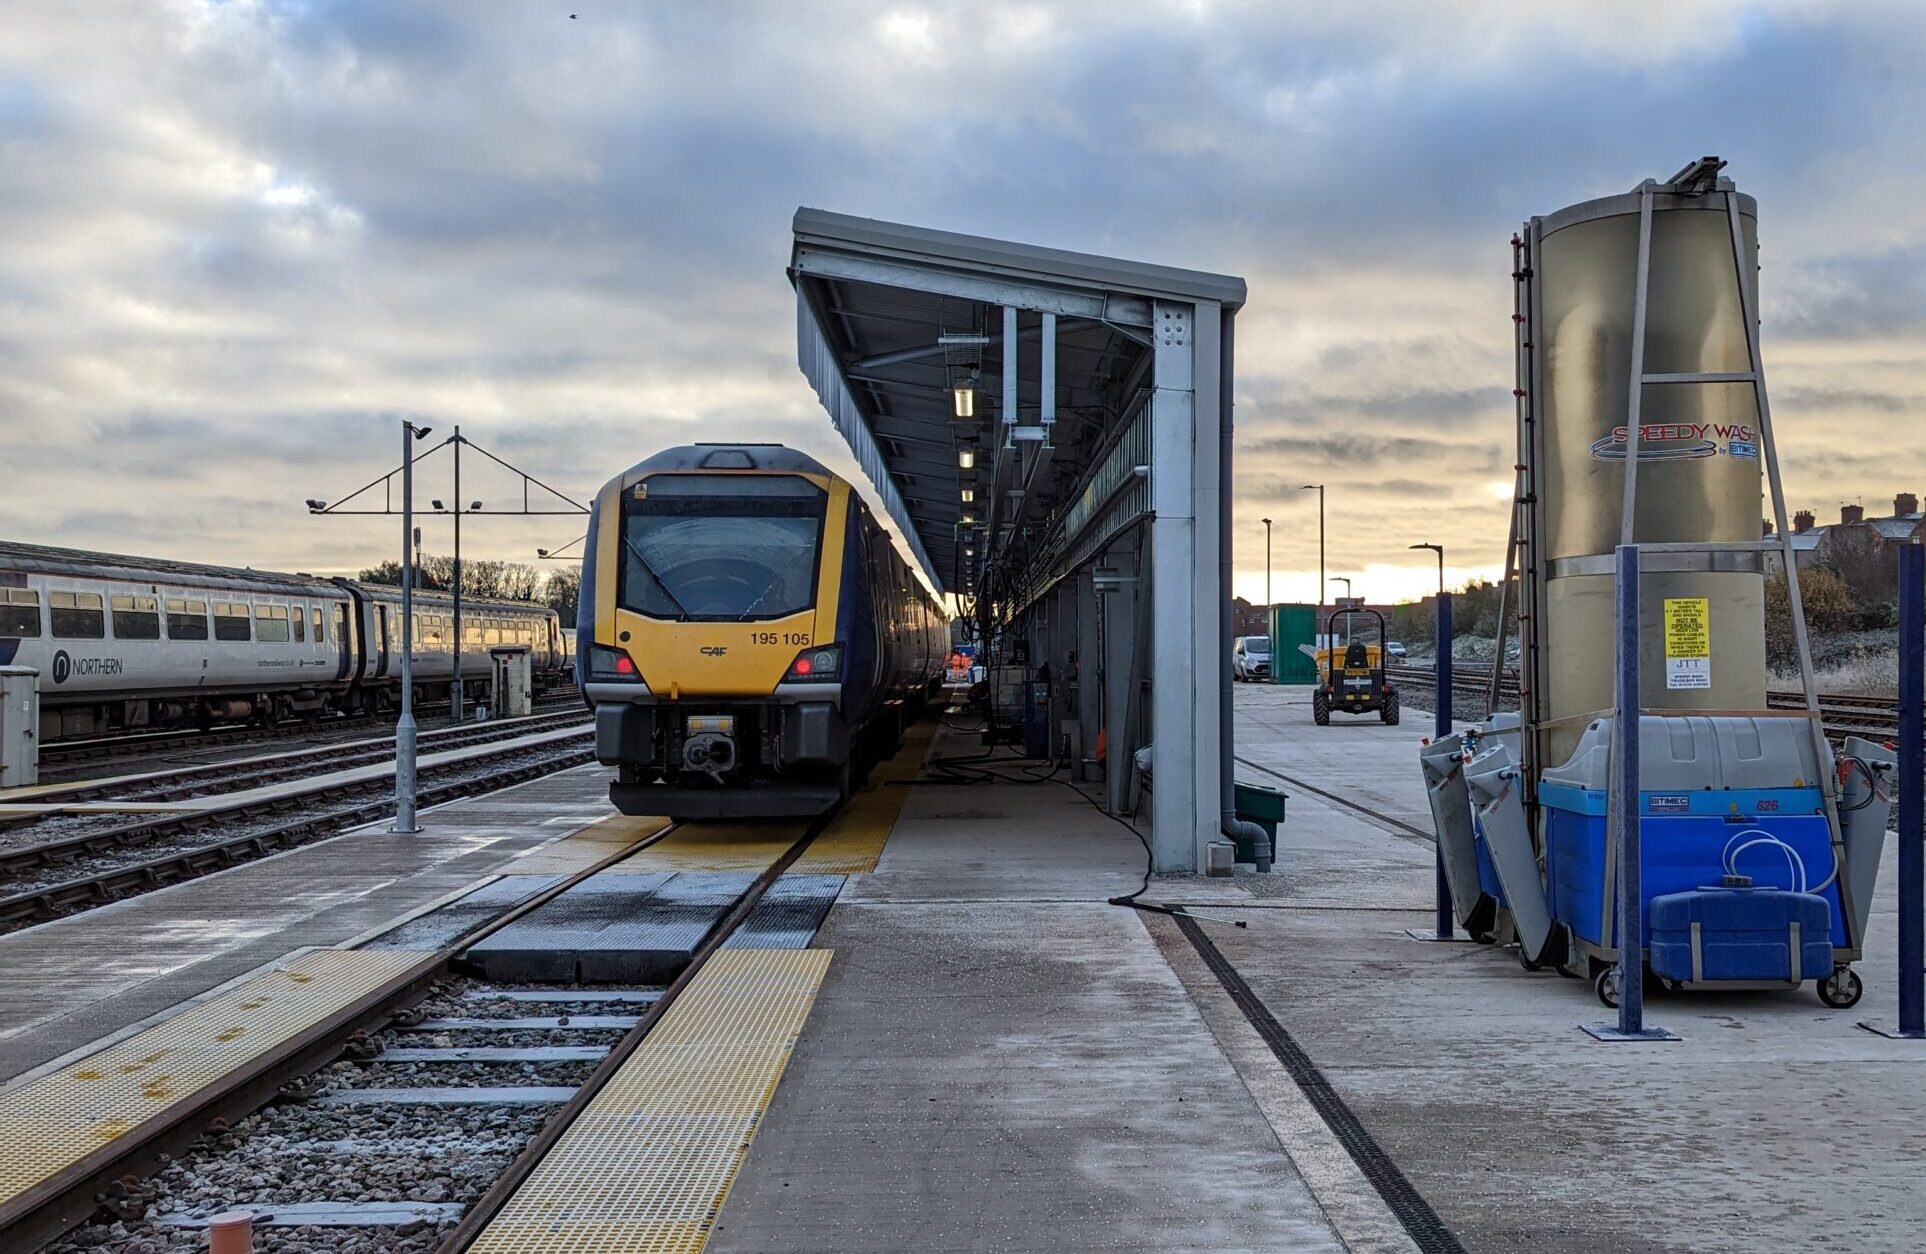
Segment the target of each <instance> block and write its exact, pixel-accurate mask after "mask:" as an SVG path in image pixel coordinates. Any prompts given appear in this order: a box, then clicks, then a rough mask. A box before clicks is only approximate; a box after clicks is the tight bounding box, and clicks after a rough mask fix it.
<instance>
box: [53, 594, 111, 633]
mask: <svg viewBox="0 0 1926 1254" xmlns="http://www.w3.org/2000/svg"><path fill="white" fill-rule="evenodd" d="M47 610H48V614H47V617H48V618H49V619H51V620H52V623H51V626H52V627H53V634H54V638H55V639H58V640H101V639H105V638H106V635H107V612H106V609H105V605H104V603H103V602H102V601H101V599H100V594H99V593H98V592H53V591H50V592H48V593H47Z"/></svg>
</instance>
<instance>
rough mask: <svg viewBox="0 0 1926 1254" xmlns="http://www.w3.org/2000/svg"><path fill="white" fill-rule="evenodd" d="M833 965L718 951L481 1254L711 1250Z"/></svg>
mask: <svg viewBox="0 0 1926 1254" xmlns="http://www.w3.org/2000/svg"><path fill="white" fill-rule="evenodd" d="M829 958H830V951H828V950H825V949H725V950H720V951H718V952H717V953H716V954H715V955H714V956H713V957H712V958H710V960H709V962H708V963H707V965H705V966H704V967H703V968H702V970H701V971H700V972H699V973H697V975H696V977H695V978H694V979H693V980H691V981H690V983H689V986H688V988H687V989H686V990H684V992H683V993H682V995H681V996H680V997H679V998H678V999H677V1000H676V1003H675V1005H674V1006H672V1007H670V1009H669V1011H668V1013H667V1014H665V1015H664V1016H663V1017H662V1020H661V1022H659V1023H657V1024H656V1026H655V1027H654V1029H653V1030H651V1031H650V1033H649V1036H648V1038H647V1039H646V1040H645V1041H643V1043H642V1045H641V1047H640V1048H639V1049H637V1050H636V1052H635V1054H634V1055H633V1056H632V1057H631V1058H630V1059H629V1060H628V1061H627V1062H626V1063H624V1064H623V1065H622V1067H621V1069H620V1070H619V1071H617V1072H616V1074H615V1076H614V1077H613V1078H612V1079H611V1080H610V1081H609V1082H608V1084H607V1085H606V1086H605V1087H604V1088H603V1089H602V1091H601V1092H600V1093H598V1094H596V1096H595V1098H594V1100H593V1101H591V1102H590V1103H589V1105H588V1107H587V1108H586V1109H585V1110H584V1111H583V1112H582V1115H581V1117H580V1118H578V1119H577V1120H576V1121H575V1123H574V1124H573V1125H572V1126H571V1127H570V1128H569V1130H568V1131H567V1132H566V1133H565V1134H564V1135H563V1136H562V1139H561V1140H560V1141H559V1142H557V1143H556V1145H555V1148H554V1149H552V1150H550V1151H549V1154H548V1156H547V1157H546V1158H544V1159H543V1160H542V1162H541V1164H540V1165H539V1166H537V1167H536V1168H535V1171H534V1173H533V1174H532V1175H530V1176H529V1178H528V1180H527V1181H526V1182H525V1183H524V1184H523V1185H522V1187H521V1188H520V1189H519V1190H518V1191H517V1192H516V1194H515V1196H514V1197H512V1198H510V1199H509V1201H508V1203H507V1205H506V1206H504V1207H503V1209H502V1211H501V1213H500V1214H499V1215H497V1216H496V1217H495V1219H494V1221H493V1222H491V1223H490V1224H489V1225H488V1228H487V1229H486V1230H485V1231H484V1232H483V1233H482V1235H481V1237H480V1238H479V1239H478V1240H477V1241H476V1242H475V1244H474V1245H473V1246H471V1247H470V1254H672V1252H680V1251H696V1250H700V1249H701V1248H702V1247H703V1245H704V1244H705V1243H706V1242H707V1241H708V1239H709V1228H710V1225H711V1224H712V1223H714V1222H715V1217H716V1214H717V1212H718V1211H720V1210H721V1209H722V1203H723V1199H724V1198H725V1197H726V1196H727V1195H728V1192H729V1186H730V1184H731V1183H732V1182H733V1181H734V1179H735V1174H736V1169H737V1167H738V1166H739V1165H740V1164H741V1162H742V1159H743V1156H744V1155H745V1154H747V1153H748V1149H749V1141H750V1139H751V1138H752V1137H753V1136H754V1135H755V1132H756V1125H757V1124H758V1123H759V1122H760V1121H761V1119H762V1113H763V1111H764V1110H765V1109H766V1108H767V1106H768V1104H769V1098H770V1096H771V1095H772V1094H773V1093H774V1092H775V1088H776V1083H777V1081H778V1080H780V1079H781V1078H782V1072H783V1068H784V1067H785V1066H786V1065H787V1064H788V1061H789V1053H790V1050H791V1048H792V1047H793V1046H794V1044H795V1041H796V1037H797V1036H798V1035H799V1034H800V1033H801V1032H802V1027H803V1021H804V1020H805V1019H806V1018H808V1015H809V1009H810V1006H811V1005H812V1004H813V1003H814V1002H815V999H816V993H817V990H818V989H819V988H820V987H821V985H822V980H823V975H824V973H825V972H826V971H827V970H828V967H829Z"/></svg>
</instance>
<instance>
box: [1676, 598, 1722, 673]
mask: <svg viewBox="0 0 1926 1254" xmlns="http://www.w3.org/2000/svg"><path fill="white" fill-rule="evenodd" d="M1665 686H1666V687H1667V688H1710V687H1711V686H1712V614H1711V610H1710V608H1709V607H1708V605H1707V603H1706V598H1704V597H1667V598H1665Z"/></svg>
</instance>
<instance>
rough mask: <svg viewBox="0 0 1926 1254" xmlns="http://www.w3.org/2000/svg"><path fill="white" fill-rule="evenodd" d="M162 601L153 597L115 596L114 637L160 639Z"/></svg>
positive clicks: (123, 638)
mask: <svg viewBox="0 0 1926 1254" xmlns="http://www.w3.org/2000/svg"><path fill="white" fill-rule="evenodd" d="M160 634H161V630H160V602H159V601H157V600H156V599H154V598H153V597H139V596H119V595H117V596H115V597H114V639H116V640H159V639H160Z"/></svg>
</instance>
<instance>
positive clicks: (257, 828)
mask: <svg viewBox="0 0 1926 1254" xmlns="http://www.w3.org/2000/svg"><path fill="white" fill-rule="evenodd" d="M580 749H581V745H580V744H578V743H574V742H566V741H565V742H561V743H560V744H559V745H557V744H547V745H540V746H534V747H531V748H526V749H521V750H517V751H515V752H513V753H503V754H500V755H494V756H488V757H480V758H473V759H470V760H468V761H465V762H460V763H455V764H450V765H447V766H442V767H436V768H432V769H430V770H428V771H424V772H423V773H422V780H423V783H424V784H429V783H432V784H436V785H440V784H446V783H454V782H464V781H469V780H478V779H486V778H488V777H489V776H491V775H494V774H495V773H496V772H498V771H501V770H504V769H513V768H515V767H519V766H524V765H528V764H529V763H531V762H535V761H538V760H541V759H544V758H551V757H562V756H565V755H567V754H572V753H576V752H579V751H580ZM361 799H362V800H366V799H367V798H366V797H362V798H361ZM341 804H343V802H342V799H341V797H340V796H339V795H338V794H334V793H324V794H320V795H319V796H317V797H315V798H314V799H313V800H312V802H311V808H312V809H314V810H316V811H325V810H329V809H333V808H336V807H337V806H339V805H341ZM143 817H146V816H140V815H131V816H130V815H125V814H115V815H82V814H73V815H57V816H54V817H52V818H48V819H43V820H41V821H40V822H37V823H33V824H30V825H28V826H25V827H18V828H13V829H10V830H5V831H0V849H5V850H9V851H12V850H18V849H26V848H31V847H32V846H34V845H41V844H47V843H50V842H53V841H59V840H70V839H73V838H74V837H78V836H84V835H88V834H90V833H92V832H98V831H105V830H107V829H109V828H115V827H120V826H123V825H125V824H127V823H129V822H137V821H140V819H141V818H143ZM152 817H163V816H158V815H157V816H152ZM297 817H299V816H298V815H297V814H295V813H293V812H287V813H281V814H263V815H260V816H258V817H255V818H248V819H239V820H235V821H231V822H214V823H210V824H209V825H208V826H206V827H204V828H202V829H201V830H199V831H198V832H192V833H185V834H181V835H176V836H167V837H163V838H160V839H157V840H154V841H152V842H147V843H142V844H134V845H126V846H123V847H121V848H119V849H115V850H109V851H107V852H104V853H98V854H83V855H81V856H80V857H78V858H76V859H74V860H73V861H71V862H63V863H59V864H56V865H53V866H45V867H35V868H30V869H23V870H20V871H17V872H13V873H9V874H4V875H0V896H13V895H15V894H19V893H26V892H34V891H38V890H39V889H42V888H49V887H52V886H53V885H55V884H64V883H66V882H67V881H69V880H76V879H84V878H86V877H87V876H90V875H98V874H101V873H104V872H107V871H112V870H116V869H118V868H121V867H125V866H128V865H131V864H133V863H137V862H146V861H149V860H151V859H154V858H163V857H167V856H169V855H170V854H178V853H186V852H188V851H191V850H194V849H200V848H204V847H206V846H208V845H217V844H220V843H222V842H224V841H229V840H233V839H234V838H236V837H240V836H249V835H254V834H256V833H259V832H265V831H268V830H270V829H272V828H276V827H280V826H281V825H283V824H285V823H289V822H292V821H294V820H295V819H296V818H297Z"/></svg>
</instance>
